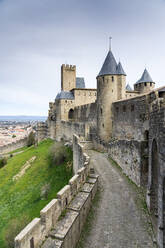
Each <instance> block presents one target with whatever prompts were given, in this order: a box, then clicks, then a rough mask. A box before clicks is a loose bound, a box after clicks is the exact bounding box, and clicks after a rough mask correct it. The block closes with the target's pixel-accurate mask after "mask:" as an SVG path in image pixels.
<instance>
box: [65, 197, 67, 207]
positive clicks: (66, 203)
mask: <svg viewBox="0 0 165 248" xmlns="http://www.w3.org/2000/svg"><path fill="white" fill-rule="evenodd" d="M65 205H66V206H67V205H68V199H67V198H66V199H65Z"/></svg>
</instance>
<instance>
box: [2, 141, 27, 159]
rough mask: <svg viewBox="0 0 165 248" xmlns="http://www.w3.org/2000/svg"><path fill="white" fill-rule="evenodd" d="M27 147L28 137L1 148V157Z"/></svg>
mask: <svg viewBox="0 0 165 248" xmlns="http://www.w3.org/2000/svg"><path fill="white" fill-rule="evenodd" d="M26 145H27V137H25V138H23V139H20V140H17V141H16V142H12V143H10V144H8V145H5V146H0V155H1V154H4V153H8V152H12V151H14V150H16V149H19V148H21V147H24V146H26Z"/></svg>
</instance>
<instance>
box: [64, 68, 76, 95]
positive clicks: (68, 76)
mask: <svg viewBox="0 0 165 248" xmlns="http://www.w3.org/2000/svg"><path fill="white" fill-rule="evenodd" d="M74 88H76V66H75V65H64V64H63V65H62V66H61V90H62V91H70V90H72V89H74Z"/></svg>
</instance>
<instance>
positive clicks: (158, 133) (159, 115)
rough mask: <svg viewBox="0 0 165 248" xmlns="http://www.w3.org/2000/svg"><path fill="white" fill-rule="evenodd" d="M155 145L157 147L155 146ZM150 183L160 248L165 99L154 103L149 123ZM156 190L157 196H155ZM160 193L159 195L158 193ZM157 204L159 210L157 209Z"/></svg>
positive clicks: (164, 216) (164, 210) (163, 236)
mask: <svg viewBox="0 0 165 248" xmlns="http://www.w3.org/2000/svg"><path fill="white" fill-rule="evenodd" d="M154 143H155V146H154ZM148 173H149V176H148V177H149V183H148V190H147V205H148V207H149V209H150V211H151V213H153V212H154V213H157V214H158V217H157V226H158V228H157V230H156V231H157V232H158V235H157V240H158V245H159V247H160V248H163V247H164V245H163V244H164V241H163V240H165V229H164V228H163V227H164V222H165V99H161V98H159V99H156V100H155V101H154V102H152V106H151V113H150V121H149V171H148ZM154 189H155V190H156V195H157V194H158V196H155V195H154V192H155V191H154ZM157 192H158V193H157ZM155 202H156V204H157V206H158V209H156V208H157V207H156V205H155V204H154V203H155Z"/></svg>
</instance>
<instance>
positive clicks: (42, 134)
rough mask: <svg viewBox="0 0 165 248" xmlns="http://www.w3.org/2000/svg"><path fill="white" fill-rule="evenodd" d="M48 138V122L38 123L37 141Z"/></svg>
mask: <svg viewBox="0 0 165 248" xmlns="http://www.w3.org/2000/svg"><path fill="white" fill-rule="evenodd" d="M47 136H48V126H47V122H38V124H37V141H38V142H40V141H42V140H43V139H45V138H47Z"/></svg>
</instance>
